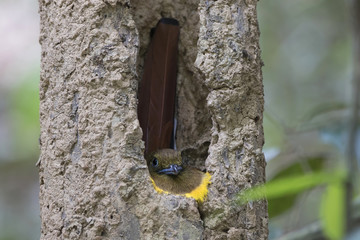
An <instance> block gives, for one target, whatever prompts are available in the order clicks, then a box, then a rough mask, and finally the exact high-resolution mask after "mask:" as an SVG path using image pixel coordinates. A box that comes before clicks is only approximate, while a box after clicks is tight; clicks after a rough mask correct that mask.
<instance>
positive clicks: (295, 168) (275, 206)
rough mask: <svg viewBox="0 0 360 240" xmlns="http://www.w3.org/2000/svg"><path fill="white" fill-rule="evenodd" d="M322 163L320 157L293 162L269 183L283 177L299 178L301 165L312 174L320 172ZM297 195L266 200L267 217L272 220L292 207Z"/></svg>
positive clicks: (301, 169) (301, 170)
mask: <svg viewBox="0 0 360 240" xmlns="http://www.w3.org/2000/svg"><path fill="white" fill-rule="evenodd" d="M323 163H324V158H321V157H317V158H309V159H304V160H303V161H302V162H295V164H293V165H291V166H290V167H288V168H286V169H284V170H282V171H280V172H279V173H278V174H277V175H276V176H275V177H274V178H272V179H271V180H270V181H269V183H270V182H273V181H276V180H278V179H279V180H281V179H283V178H284V177H290V176H299V175H300V176H301V175H302V174H304V173H305V169H304V166H303V165H306V166H307V167H308V169H309V170H311V171H313V172H316V171H320V170H321V169H322V168H323ZM299 194H300V193H299V192H297V193H293V194H287V195H285V196H279V197H275V198H273V199H268V211H269V217H270V218H273V217H275V216H278V215H280V214H282V213H284V212H285V211H287V210H288V209H290V208H291V207H292V206H293V205H294V202H295V200H296V199H297V197H298V196H299Z"/></svg>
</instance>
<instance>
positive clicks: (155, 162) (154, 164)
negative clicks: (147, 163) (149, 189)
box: [151, 158, 159, 167]
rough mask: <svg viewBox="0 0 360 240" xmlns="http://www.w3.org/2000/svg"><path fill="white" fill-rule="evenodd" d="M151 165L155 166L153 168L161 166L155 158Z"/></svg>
mask: <svg viewBox="0 0 360 240" xmlns="http://www.w3.org/2000/svg"><path fill="white" fill-rule="evenodd" d="M151 164H152V165H153V167H157V166H158V165H159V161H158V160H157V158H154V159H153V160H152V163H151Z"/></svg>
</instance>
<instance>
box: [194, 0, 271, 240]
mask: <svg viewBox="0 0 360 240" xmlns="http://www.w3.org/2000/svg"><path fill="white" fill-rule="evenodd" d="M256 4H257V2H256V1H250V0H246V1H237V0H233V1H202V2H201V3H200V6H199V14H200V25H201V27H200V34H199V41H198V55H197V59H196V62H195V64H196V66H197V67H198V68H199V69H200V70H201V71H202V72H203V73H204V75H205V84H206V86H207V87H208V88H209V89H210V93H209V95H208V97H207V104H208V107H209V109H210V112H211V118H212V123H213V124H212V125H213V127H212V130H211V134H212V138H211V145H210V148H209V153H210V154H209V156H208V158H207V160H206V168H207V170H208V171H210V172H211V173H213V177H212V182H213V184H212V186H211V187H210V194H209V199H208V201H207V202H205V204H204V206H202V208H201V211H202V216H204V218H203V220H204V226H205V238H211V239H212V238H214V239H265V238H266V237H267V220H268V219H267V207H266V203H265V202H253V203H249V204H248V205H246V206H243V207H239V206H237V205H234V204H232V203H231V200H232V199H233V197H234V195H235V194H236V193H237V192H239V191H240V190H242V189H244V188H248V187H251V186H253V185H255V184H259V183H263V182H264V181H265V161H264V155H263V153H262V146H263V143H264V136H263V129H262V119H263V115H262V114H263V106H264V102H263V85H262V75H261V64H262V62H261V59H260V48H259V29H258V23H257V18H256Z"/></svg>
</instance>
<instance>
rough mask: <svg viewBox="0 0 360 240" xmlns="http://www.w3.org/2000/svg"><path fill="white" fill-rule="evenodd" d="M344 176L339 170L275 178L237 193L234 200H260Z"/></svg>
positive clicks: (333, 181) (287, 193) (242, 202)
mask: <svg viewBox="0 0 360 240" xmlns="http://www.w3.org/2000/svg"><path fill="white" fill-rule="evenodd" d="M345 177H346V173H345V172H344V171H341V170H339V171H336V172H334V173H325V172H318V173H312V174H306V175H303V176H295V177H288V178H282V179H277V180H274V181H272V182H269V183H267V184H265V185H261V186H257V187H254V188H251V189H247V190H245V191H244V192H242V193H240V194H238V196H237V199H236V202H237V203H238V204H245V203H246V202H248V201H255V200H260V199H263V198H265V197H266V198H267V199H268V200H269V199H273V198H276V197H282V196H287V195H290V194H295V193H299V192H302V191H304V190H306V189H309V188H312V187H315V186H318V185H322V184H326V183H338V182H342V181H343V180H344V179H345Z"/></svg>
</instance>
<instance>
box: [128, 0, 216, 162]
mask: <svg viewBox="0 0 360 240" xmlns="http://www.w3.org/2000/svg"><path fill="white" fill-rule="evenodd" d="M198 4H199V0H185V1H184V0H175V1H174V0H162V1H161V0H149V1H141V0H133V1H131V6H132V8H133V17H134V20H135V23H136V26H137V29H138V32H139V37H140V49H139V56H138V62H137V71H138V76H139V81H141V78H142V73H143V64H144V58H145V55H146V51H147V48H148V46H149V43H150V30H151V28H153V27H155V26H156V23H157V22H158V21H159V20H160V19H161V18H162V17H168V18H175V19H176V20H178V21H179V24H180V39H179V59H178V77H177V101H176V114H175V115H176V120H177V129H176V146H177V149H178V150H181V151H182V156H183V160H184V162H185V164H189V165H192V166H195V167H198V168H199V169H204V168H205V167H204V162H205V159H206V157H207V152H208V147H209V144H210V129H211V119H210V114H209V112H208V109H207V106H206V97H207V95H208V93H209V91H208V89H207V88H206V87H205V85H204V77H203V76H202V75H201V72H199V71H198V70H197V69H196V68H195V65H194V62H195V60H196V55H197V41H198V36H199V27H200V25H199V13H198V11H197V9H198ZM190 161H191V162H190Z"/></svg>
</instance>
